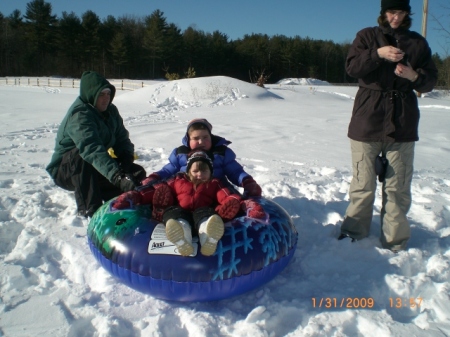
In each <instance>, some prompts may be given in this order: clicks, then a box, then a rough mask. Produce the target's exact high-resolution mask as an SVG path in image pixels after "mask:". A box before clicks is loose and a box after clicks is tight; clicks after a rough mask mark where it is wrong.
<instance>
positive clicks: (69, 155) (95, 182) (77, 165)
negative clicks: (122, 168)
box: [55, 148, 146, 217]
mask: <svg viewBox="0 0 450 337" xmlns="http://www.w3.org/2000/svg"><path fill="white" fill-rule="evenodd" d="M127 173H129V174H131V175H133V177H135V179H136V181H141V180H142V179H145V177H146V172H145V169H144V168H143V167H142V166H140V165H137V164H134V163H133V164H131V166H130V169H129V172H127ZM55 184H56V185H57V186H59V187H61V188H63V189H65V190H68V191H74V192H75V201H76V203H77V208H78V214H79V215H81V216H85V217H88V216H90V217H92V215H93V214H94V213H95V211H96V210H97V209H98V208H99V207H100V206H101V205H102V204H103V202H104V201H108V200H110V199H112V198H114V197H116V196H118V195H120V194H122V191H121V190H120V189H119V188H118V187H116V186H114V185H113V184H112V183H111V182H110V181H109V180H108V179H107V178H106V177H104V176H103V175H102V174H101V173H99V172H98V171H97V170H96V169H95V168H94V167H93V166H92V165H91V164H89V163H88V162H86V161H84V160H83V159H82V158H81V156H80V153H79V150H78V149H77V148H74V149H73V150H71V151H68V152H66V153H65V154H64V156H63V159H62V161H61V164H60V165H59V169H58V174H57V176H56V178H55Z"/></svg>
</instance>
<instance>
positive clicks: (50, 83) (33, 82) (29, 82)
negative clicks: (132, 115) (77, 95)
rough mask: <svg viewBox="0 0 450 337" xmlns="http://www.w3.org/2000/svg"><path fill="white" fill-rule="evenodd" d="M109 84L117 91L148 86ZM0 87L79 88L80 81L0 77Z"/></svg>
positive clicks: (130, 82)
mask: <svg viewBox="0 0 450 337" xmlns="http://www.w3.org/2000/svg"><path fill="white" fill-rule="evenodd" d="M109 82H110V83H111V84H112V85H114V86H115V87H116V89H117V90H136V89H139V88H143V87H145V86H146V85H149V84H146V82H145V81H139V80H109ZM153 83H154V81H153ZM0 85H17V86H21V85H22V86H37V87H61V88H79V87H80V79H75V78H54V77H0Z"/></svg>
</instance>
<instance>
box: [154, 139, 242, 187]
mask: <svg viewBox="0 0 450 337" xmlns="http://www.w3.org/2000/svg"><path fill="white" fill-rule="evenodd" d="M211 140H212V147H211V150H210V151H209V152H211V153H212V154H213V155H214V161H213V164H214V167H213V176H214V178H218V179H220V180H222V181H226V180H227V179H228V180H229V181H230V182H232V183H233V184H234V185H236V186H242V180H244V178H246V177H249V176H250V175H249V174H248V173H246V172H245V171H244V168H243V167H242V165H241V164H239V163H238V162H237V161H236V154H235V153H234V152H233V150H231V149H230V148H229V147H228V145H229V144H231V142H230V141H228V140H226V139H225V138H222V137H219V136H215V135H211ZM182 143H183V145H182V146H180V147H177V148H175V149H174V150H173V151H172V153H171V154H170V156H169V163H168V164H166V165H165V166H164V167H163V168H162V169H161V170H159V171H157V172H155V173H157V174H158V175H159V176H160V177H161V179H168V178H170V177H172V176H173V175H175V174H177V173H178V172H186V164H187V157H188V153H189V152H190V151H191V149H190V148H189V139H188V136H187V135H185V136H184V137H183V139H182Z"/></svg>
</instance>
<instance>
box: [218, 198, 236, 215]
mask: <svg viewBox="0 0 450 337" xmlns="http://www.w3.org/2000/svg"><path fill="white" fill-rule="evenodd" d="M239 209H240V201H239V200H238V199H237V198H235V197H233V196H228V197H227V198H226V199H225V200H224V202H223V203H222V204H221V205H219V206H217V207H216V212H217V214H219V216H220V217H221V218H222V219H225V220H231V219H233V218H234V217H235V216H236V215H237V214H238V212H239Z"/></svg>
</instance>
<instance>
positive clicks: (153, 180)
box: [141, 173, 161, 186]
mask: <svg viewBox="0 0 450 337" xmlns="http://www.w3.org/2000/svg"><path fill="white" fill-rule="evenodd" d="M160 180H161V177H160V176H159V174H158V173H152V174H150V175H149V176H148V177H147V178H145V179H144V180H142V181H141V185H142V186H145V185H153V184H154V183H156V182H157V181H160Z"/></svg>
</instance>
